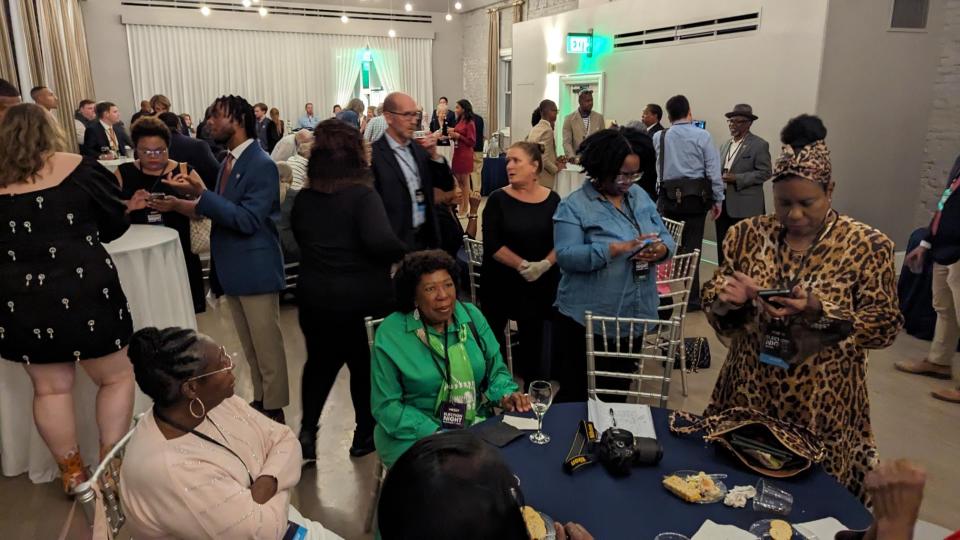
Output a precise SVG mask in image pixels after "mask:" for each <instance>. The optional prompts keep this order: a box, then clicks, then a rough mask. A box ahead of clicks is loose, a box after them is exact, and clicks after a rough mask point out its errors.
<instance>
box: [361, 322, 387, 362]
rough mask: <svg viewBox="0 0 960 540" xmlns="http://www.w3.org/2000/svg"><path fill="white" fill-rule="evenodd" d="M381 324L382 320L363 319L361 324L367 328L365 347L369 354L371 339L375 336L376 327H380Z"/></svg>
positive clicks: (371, 350) (371, 351)
mask: <svg viewBox="0 0 960 540" xmlns="http://www.w3.org/2000/svg"><path fill="white" fill-rule="evenodd" d="M382 322H383V319H374V318H373V317H364V318H363V324H364V326H366V327H367V346H369V347H370V353H371V354H372V353H373V338H375V337H376V335H377V327H379V326H380V323H382Z"/></svg>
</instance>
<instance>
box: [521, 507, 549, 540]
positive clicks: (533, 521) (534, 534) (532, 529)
mask: <svg viewBox="0 0 960 540" xmlns="http://www.w3.org/2000/svg"><path fill="white" fill-rule="evenodd" d="M521 511H522V512H523V522H524V523H526V524H527V533H529V534H530V539H531V540H543V539H544V538H546V537H547V523H546V522H545V521H544V520H543V517H541V516H540V512H537V511H536V510H534V509H533V508H532V507H529V506H524V507H523V508H521Z"/></svg>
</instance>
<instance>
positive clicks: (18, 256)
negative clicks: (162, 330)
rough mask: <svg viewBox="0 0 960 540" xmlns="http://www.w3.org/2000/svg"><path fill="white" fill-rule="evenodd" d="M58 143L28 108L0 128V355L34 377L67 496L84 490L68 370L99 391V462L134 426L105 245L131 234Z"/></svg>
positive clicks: (90, 164) (98, 174)
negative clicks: (77, 488) (81, 373)
mask: <svg viewBox="0 0 960 540" xmlns="http://www.w3.org/2000/svg"><path fill="white" fill-rule="evenodd" d="M58 137H59V134H58V133H57V132H56V131H55V128H54V127H53V126H52V124H51V123H50V121H49V120H48V118H47V114H46V112H45V111H44V110H43V109H41V108H40V107H38V106H37V105H33V104H24V105H18V106H16V107H13V108H11V109H10V110H9V111H7V113H6V116H5V118H4V121H3V122H2V123H0V163H3V164H4V166H3V167H2V168H0V216H3V217H2V220H0V225H2V227H0V261H2V262H0V308H2V309H0V356H2V357H3V358H4V359H6V360H8V361H13V362H18V363H22V364H23V365H24V368H25V369H26V371H27V374H28V375H29V376H30V379H31V382H32V383H33V388H34V401H33V415H34V420H35V422H36V425H37V429H38V431H39V432H40V435H41V436H42V437H43V440H44V442H45V443H46V444H47V447H48V448H49V449H50V451H51V453H53V455H54V458H56V460H57V463H58V465H59V466H60V470H61V474H62V480H63V484H64V489H66V490H68V491H69V490H70V489H72V488H73V487H75V486H76V485H78V484H79V483H80V482H83V481H84V480H86V473H85V471H84V465H83V462H82V460H81V459H80V454H79V449H78V447H77V434H76V422H75V421H74V411H73V396H72V395H71V394H72V390H73V381H74V375H75V371H76V366H77V364H79V365H80V366H81V367H83V368H84V370H85V371H86V372H87V374H89V375H90V378H91V379H92V380H93V382H94V383H95V384H97V386H98V387H99V389H98V393H97V426H98V428H99V431H100V441H101V449H100V451H101V456H102V455H103V454H104V453H105V452H106V451H107V450H108V449H109V448H110V447H111V446H112V445H113V444H115V443H116V441H118V440H119V439H120V438H121V437H122V436H123V435H124V433H125V432H126V431H127V429H129V427H130V416H131V414H132V410H133V388H134V386H133V384H134V383H133V370H132V368H131V365H130V362H129V360H127V356H126V346H127V341H128V340H129V339H130V334H131V333H132V332H133V325H132V322H131V319H130V311H129V306H128V305H127V299H126V297H125V296H124V294H123V290H122V289H121V288H120V280H119V278H118V277H117V271H116V268H115V267H114V265H113V260H112V259H111V258H110V255H109V254H107V251H106V249H104V247H103V245H102V243H104V242H110V241H112V240H114V239H116V238H118V237H119V236H120V235H122V234H123V233H124V232H125V231H126V230H127V228H128V227H129V224H128V222H127V218H126V216H125V215H124V212H125V208H124V204H123V202H122V201H121V200H120V198H119V195H120V188H119V186H117V184H116V181H115V180H114V178H113V177H112V176H111V175H110V173H109V172H108V171H107V170H106V169H104V168H103V167H102V166H101V165H99V164H98V163H97V162H96V161H92V160H89V161H88V160H85V159H84V158H81V156H78V155H76V154H67V153H62V152H56V151H55V150H56V148H57V147H58V144H59V143H58V142H57V141H58ZM24 414H29V413H28V412H27V411H24Z"/></svg>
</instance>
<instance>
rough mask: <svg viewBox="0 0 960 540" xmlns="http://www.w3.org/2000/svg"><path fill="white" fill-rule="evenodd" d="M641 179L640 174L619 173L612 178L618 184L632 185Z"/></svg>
mask: <svg viewBox="0 0 960 540" xmlns="http://www.w3.org/2000/svg"><path fill="white" fill-rule="evenodd" d="M641 178H643V173H642V172H636V173H620V174H618V175H617V176H615V177H614V181H616V183H618V184H632V183H634V182H636V181H637V180H640V179H641Z"/></svg>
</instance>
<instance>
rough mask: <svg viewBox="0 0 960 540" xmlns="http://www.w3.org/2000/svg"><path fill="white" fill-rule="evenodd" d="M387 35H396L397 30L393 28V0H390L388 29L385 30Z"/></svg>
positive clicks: (393, 36)
mask: <svg viewBox="0 0 960 540" xmlns="http://www.w3.org/2000/svg"><path fill="white" fill-rule="evenodd" d="M387 36H389V37H392V38H395V37H397V31H396V30H394V29H393V0H390V29H389V30H387Z"/></svg>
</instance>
